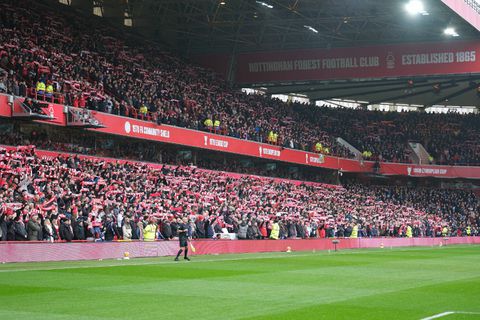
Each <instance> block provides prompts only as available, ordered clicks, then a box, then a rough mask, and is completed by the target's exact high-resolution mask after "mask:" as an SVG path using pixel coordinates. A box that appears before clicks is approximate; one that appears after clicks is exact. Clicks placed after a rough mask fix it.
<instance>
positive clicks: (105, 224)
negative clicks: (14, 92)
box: [0, 146, 480, 241]
mask: <svg viewBox="0 0 480 320" xmlns="http://www.w3.org/2000/svg"><path fill="white" fill-rule="evenodd" d="M445 198H448V199H449V201H448V202H445V201H440V199H442V200H443V199H445ZM0 203H2V205H1V209H0V232H1V234H0V238H1V239H2V240H17V241H23V240H47V241H55V240H60V239H61V240H65V241H71V240H86V239H92V240H93V239H97V240H105V241H111V240H114V239H124V240H130V239H139V240H146V241H148V240H155V239H165V240H168V239H172V238H174V237H175V236H177V233H176V232H177V229H176V228H177V226H178V219H180V218H182V217H188V218H189V223H190V229H189V232H190V236H191V237H193V238H214V237H216V236H217V235H218V234H221V233H236V234H237V235H238V237H239V238H240V239H243V238H250V239H262V238H269V237H270V238H274V239H277V238H280V239H282V238H307V237H333V236H338V237H357V236H364V237H377V236H399V237H400V236H407V237H408V236H441V235H442V233H443V234H446V233H445V232H448V235H450V234H452V235H457V234H459V235H473V234H477V233H478V232H479V229H478V226H479V223H480V221H479V216H478V212H480V211H479V209H480V206H479V202H478V199H477V198H475V196H474V195H473V194H470V193H467V192H464V191H438V190H437V191H435V190H420V191H418V190H409V189H405V188H397V189H395V188H380V187H379V188H370V187H364V186H359V185H355V186H349V187H346V188H344V187H341V186H334V185H325V184H318V183H299V182H293V181H288V180H282V179H272V178H261V177H256V176H248V175H240V174H233V173H225V172H215V171H209V170H203V169H198V168H196V167H192V166H166V165H163V166H161V165H157V166H155V165H147V164H145V163H139V162H125V161H112V162H108V161H105V160H98V159H95V158H82V157H78V156H65V157H55V158H48V157H47V158H45V157H42V158H40V157H38V156H37V155H36V153H35V149H34V147H33V146H19V147H17V148H14V149H12V150H7V149H4V148H2V149H0ZM275 228H278V234H277V233H273V234H272V230H273V229H275Z"/></svg>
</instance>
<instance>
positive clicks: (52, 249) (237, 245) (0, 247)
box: [0, 237, 480, 263]
mask: <svg viewBox="0 0 480 320" xmlns="http://www.w3.org/2000/svg"><path fill="white" fill-rule="evenodd" d="M451 244H480V237H451V238H448V240H447V239H444V238H358V239H339V243H338V244H337V248H338V249H340V250H341V249H358V248H381V247H385V248H389V247H411V246H439V245H451ZM193 245H194V246H195V248H196V252H195V255H206V254H226V253H256V252H280V251H286V250H287V248H288V247H290V248H291V250H292V251H307V250H333V249H334V248H335V246H334V244H333V242H332V239H308V240H196V241H193ZM177 250H178V241H155V242H140V241H131V242H124V241H117V242H96V243H95V242H91V243H89V242H87V243H85V242H81V243H76V242H73V243H65V242H59V243H45V242H0V262H2V263H3V262H5V263H7V262H44V261H66V260H98V259H117V258H121V257H123V254H124V253H125V252H129V255H130V257H131V258H137V257H160V256H172V255H175V254H176V253H177Z"/></svg>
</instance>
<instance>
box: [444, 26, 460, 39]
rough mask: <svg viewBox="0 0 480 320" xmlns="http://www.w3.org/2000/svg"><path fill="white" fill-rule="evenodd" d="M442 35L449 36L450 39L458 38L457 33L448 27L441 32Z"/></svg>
mask: <svg viewBox="0 0 480 320" xmlns="http://www.w3.org/2000/svg"><path fill="white" fill-rule="evenodd" d="M443 33H444V34H445V35H447V36H451V37H458V36H459V34H458V33H457V31H455V29H454V28H452V27H448V28H446V29H445V30H443Z"/></svg>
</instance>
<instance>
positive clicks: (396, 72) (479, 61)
mask: <svg viewBox="0 0 480 320" xmlns="http://www.w3.org/2000/svg"><path fill="white" fill-rule="evenodd" d="M479 51H480V42H478V41H475V42H471V41H469V42H466V41H455V42H452V41H450V42H440V43H439V42H436V43H420V44H419V43H412V44H398V45H386V46H372V47H357V48H335V49H309V50H295V51H283V52H260V53H243V54H239V55H238V57H237V67H236V81H237V82H238V83H268V82H291V81H308V80H335V79H338V80H340V79H371V78H386V77H401V76H422V75H444V74H469V73H479V72H480V57H479V56H478V53H479Z"/></svg>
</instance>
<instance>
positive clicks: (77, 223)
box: [73, 218, 86, 240]
mask: <svg viewBox="0 0 480 320" xmlns="http://www.w3.org/2000/svg"><path fill="white" fill-rule="evenodd" d="M73 236H74V239H75V240H85V239H86V237H85V226H84V222H83V218H77V219H75V220H73Z"/></svg>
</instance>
